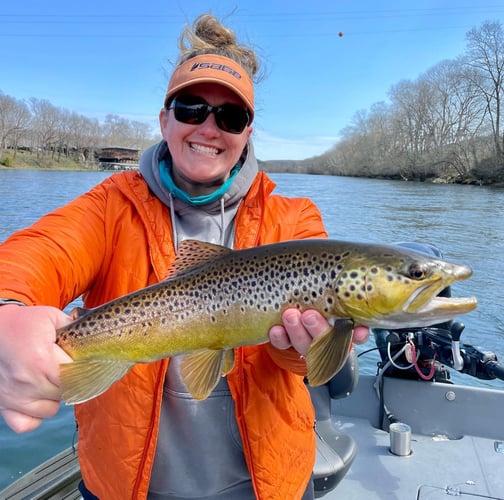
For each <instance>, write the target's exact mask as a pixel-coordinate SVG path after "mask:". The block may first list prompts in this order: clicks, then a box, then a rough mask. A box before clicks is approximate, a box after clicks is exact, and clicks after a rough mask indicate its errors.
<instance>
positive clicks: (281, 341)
mask: <svg viewBox="0 0 504 500" xmlns="http://www.w3.org/2000/svg"><path fill="white" fill-rule="evenodd" d="M282 322H283V326H280V325H275V326H273V327H272V328H271V329H270V331H269V338H270V342H271V344H272V345H273V346H274V347H276V348H277V349H282V350H283V349H289V348H290V347H293V348H294V349H295V350H296V351H297V352H299V354H300V355H301V356H306V353H307V352H308V348H309V347H310V345H311V343H312V342H313V339H315V338H317V337H318V336H319V335H323V334H324V333H327V332H328V331H329V330H330V329H331V325H329V323H328V322H327V320H326V319H325V318H324V316H322V315H321V314H320V313H319V312H318V311H315V310H313V309H309V310H308V311H304V312H303V313H302V312H301V311H299V310H298V309H295V308H290V309H287V310H286V311H284V313H283V315H282ZM368 338H369V329H368V328H367V327H365V326H356V327H355V328H354V331H353V338H352V341H353V343H354V344H364V343H365V342H367V340H368Z"/></svg>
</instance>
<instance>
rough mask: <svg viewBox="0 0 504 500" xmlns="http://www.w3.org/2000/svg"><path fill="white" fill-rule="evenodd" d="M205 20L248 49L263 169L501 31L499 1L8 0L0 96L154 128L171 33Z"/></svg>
mask: <svg viewBox="0 0 504 500" xmlns="http://www.w3.org/2000/svg"><path fill="white" fill-rule="evenodd" d="M203 12H212V13H213V14H215V15H217V16H218V17H220V18H226V22H227V24H228V25H229V26H231V27H232V28H233V29H234V30H235V31H236V32H237V34H238V36H239V38H240V39H241V40H244V41H248V42H249V43H251V44H253V45H254V46H255V47H256V48H257V50H258V53H259V56H260V58H261V61H262V63H263V69H264V71H265V74H266V76H265V78H264V79H263V81H262V82H261V83H260V84H259V85H258V86H257V87H256V119H255V121H254V130H255V132H254V142H255V146H256V153H257V156H258V157H259V158H260V159H262V160H271V159H303V158H307V157H310V156H313V155H317V154H321V153H323V152H324V151H327V150H328V149H329V148H330V147H331V146H332V145H334V144H335V143H336V142H337V140H338V137H339V133H340V131H341V130H342V129H343V128H344V127H346V126H347V125H349V124H350V123H351V120H352V117H353V116H354V115H355V113H356V112H357V111H359V110H363V109H369V108H370V106H371V105H372V104H374V103H376V102H379V101H386V100H387V93H388V91H389V89H390V87H391V86H392V85H394V84H396V83H398V82H399V81H400V80H402V79H412V80H414V79H416V78H417V77H418V76H419V75H420V74H421V73H423V72H424V71H426V70H427V69H429V68H430V67H432V66H434V65H435V64H437V63H438V62H440V61H442V60H443V59H454V58H456V57H457V56H459V55H461V54H462V53H463V52H464V50H465V46H466V40H465V35H466V33H467V31H468V30H469V29H471V28H473V27H479V26H480V25H481V24H482V23H483V22H484V21H485V20H490V21H499V22H504V2H502V0H478V1H477V2H475V1H474V0H423V1H422V2H413V1H412V0H390V1H384V0H382V1H379V0H324V1H315V0H314V1H311V2H307V1H298V0H289V1H273V0H271V1H269V2H262V1H259V0H247V1H236V0H235V1H229V0H218V1H217V0H212V1H211V0H207V1H200V0H143V1H133V0H122V1H120V2H119V1H117V0H100V1H98V0H86V1H85V2H73V1H70V0H66V1H63V0H46V1H45V2H40V0H17V1H15V2H14V1H11V2H8V3H7V2H5V3H4V4H3V7H2V11H1V12H0V24H1V26H2V29H1V30H0V68H1V70H0V90H1V91H2V92H4V93H5V94H7V95H10V96H12V97H15V98H17V99H28V98H30V97H36V98H38V99H47V100H49V101H50V102H51V103H52V104H53V105H55V106H58V107H61V108H66V109H69V110H71V111H76V112H78V113H80V114H83V115H85V116H89V117H93V118H98V119H99V120H102V119H103V118H104V117H105V116H106V115H107V114H109V113H112V114H116V115H120V116H123V117H125V118H128V119H131V120H138V121H145V122H148V123H151V124H153V125H154V126H156V127H157V115H158V112H159V108H160V106H161V105H162V102H163V96H164V92H165V87H166V83H167V80H168V78H169V75H170V73H171V69H172V65H171V63H172V62H173V61H175V60H176V58H177V41H178V36H179V34H180V31H181V29H182V27H183V25H184V24H186V23H191V22H192V20H193V19H194V18H195V17H196V16H197V15H199V14H201V13H203ZM339 32H343V34H344V35H343V36H342V37H340V36H338V33H339Z"/></svg>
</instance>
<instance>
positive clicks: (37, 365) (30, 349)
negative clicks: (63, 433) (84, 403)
mask: <svg viewBox="0 0 504 500" xmlns="http://www.w3.org/2000/svg"><path fill="white" fill-rule="evenodd" d="M68 321H69V318H68V316H67V315H66V314H64V313H63V312H61V311H60V310H59V309H57V308H54V307H45V306H27V307H22V306H18V305H5V306H2V307H0V351H1V352H2V354H3V355H2V356H1V359H0V412H1V414H2V416H3V417H4V418H5V421H6V422H7V424H8V425H9V427H11V428H12V429H13V430H15V431H16V432H25V431H28V430H33V429H34V428H36V427H38V425H40V423H41V421H42V420H41V419H44V418H48V417H51V416H54V415H55V414H56V412H57V411H58V408H59V401H60V399H61V391H60V387H59V366H60V363H64V362H66V363H67V362H69V361H71V358H70V357H69V356H68V355H67V354H65V353H64V351H63V350H62V349H61V348H59V347H58V346H57V345H56V344H55V339H56V329H57V328H58V327H60V326H62V325H64V324H66V323H68Z"/></svg>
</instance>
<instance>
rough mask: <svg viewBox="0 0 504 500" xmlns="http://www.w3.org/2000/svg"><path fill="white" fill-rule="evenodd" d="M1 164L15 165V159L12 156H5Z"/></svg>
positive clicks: (0, 159) (0, 160)
mask: <svg viewBox="0 0 504 500" xmlns="http://www.w3.org/2000/svg"><path fill="white" fill-rule="evenodd" d="M0 165H4V166H6V167H12V166H13V165H14V160H13V158H12V156H3V157H2V158H0Z"/></svg>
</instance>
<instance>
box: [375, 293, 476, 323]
mask: <svg viewBox="0 0 504 500" xmlns="http://www.w3.org/2000/svg"><path fill="white" fill-rule="evenodd" d="M477 305H478V300H477V299H476V297H439V296H435V297H432V298H431V299H430V300H428V301H427V302H425V303H424V304H422V305H421V306H419V307H416V308H411V307H410V308H409V309H406V308H403V310H402V311H401V312H398V313H397V314H395V315H393V316H390V317H388V318H386V317H384V318H382V319H381V320H379V323H381V324H380V325H379V327H380V328H389V329H396V328H420V327H426V326H432V325H436V324H439V323H444V322H446V321H450V320H452V319H453V318H455V317H456V316H460V315H462V314H466V313H468V312H471V311H473V310H474V309H476V306H477Z"/></svg>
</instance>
